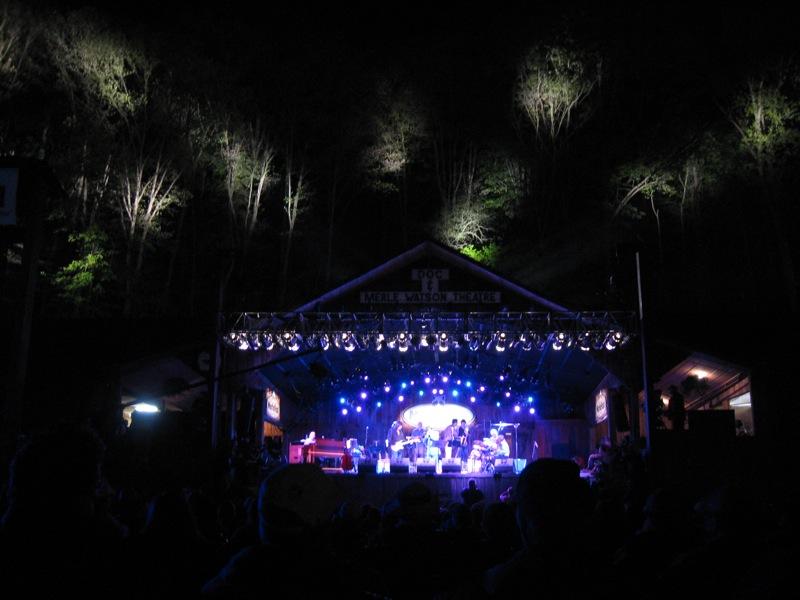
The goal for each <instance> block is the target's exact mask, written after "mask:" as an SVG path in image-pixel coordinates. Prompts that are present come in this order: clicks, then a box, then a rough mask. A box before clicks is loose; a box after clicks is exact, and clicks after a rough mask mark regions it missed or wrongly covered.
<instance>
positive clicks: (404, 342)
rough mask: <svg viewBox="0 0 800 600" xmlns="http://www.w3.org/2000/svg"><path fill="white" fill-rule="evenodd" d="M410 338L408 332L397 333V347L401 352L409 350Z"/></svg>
mask: <svg viewBox="0 0 800 600" xmlns="http://www.w3.org/2000/svg"><path fill="white" fill-rule="evenodd" d="M408 345H409V339H408V334H407V333H398V334H397V349H398V350H399V351H400V352H408Z"/></svg>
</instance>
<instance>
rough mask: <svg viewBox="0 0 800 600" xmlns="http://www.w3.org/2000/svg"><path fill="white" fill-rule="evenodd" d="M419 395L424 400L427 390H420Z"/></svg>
mask: <svg viewBox="0 0 800 600" xmlns="http://www.w3.org/2000/svg"><path fill="white" fill-rule="evenodd" d="M417 395H418V396H419V397H420V398H422V397H423V396H424V395H425V390H420V391H418V392H417Z"/></svg>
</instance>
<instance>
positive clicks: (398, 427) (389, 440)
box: [386, 421, 405, 460]
mask: <svg viewBox="0 0 800 600" xmlns="http://www.w3.org/2000/svg"><path fill="white" fill-rule="evenodd" d="M404 440H405V435H403V424H402V423H400V421H392V425H391V427H389V433H388V434H386V444H387V446H388V447H389V449H390V450H391V452H392V454H391V457H392V460H400V458H401V457H402V456H403V448H402V447H401V448H400V449H399V450H392V446H394V445H395V444H397V443H398V442H402V441H404Z"/></svg>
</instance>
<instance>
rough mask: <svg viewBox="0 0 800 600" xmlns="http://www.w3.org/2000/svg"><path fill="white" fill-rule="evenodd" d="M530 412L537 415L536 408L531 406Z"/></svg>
mask: <svg viewBox="0 0 800 600" xmlns="http://www.w3.org/2000/svg"><path fill="white" fill-rule="evenodd" d="M528 413H529V414H532V415H535V414H536V409H535V408H533V407H531V408H529V409H528Z"/></svg>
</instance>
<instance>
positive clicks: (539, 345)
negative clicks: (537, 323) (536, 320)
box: [533, 333, 547, 352]
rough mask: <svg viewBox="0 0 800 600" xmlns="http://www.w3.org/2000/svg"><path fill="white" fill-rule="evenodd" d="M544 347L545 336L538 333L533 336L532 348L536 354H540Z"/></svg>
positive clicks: (545, 342)
mask: <svg viewBox="0 0 800 600" xmlns="http://www.w3.org/2000/svg"><path fill="white" fill-rule="evenodd" d="M545 346H547V336H546V335H541V334H538V333H535V334H533V347H534V348H536V350H537V351H538V352H541V351H542V350H544V349H545Z"/></svg>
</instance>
